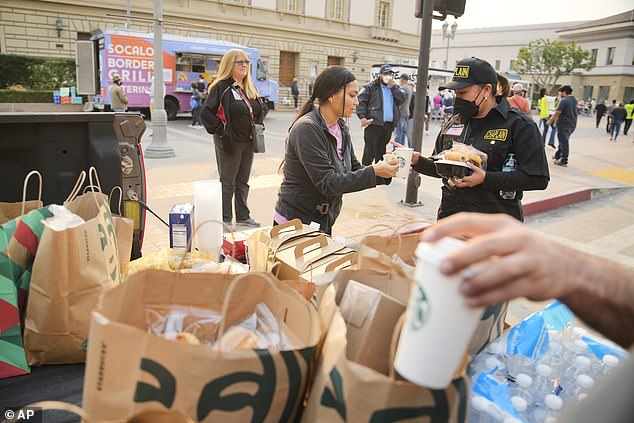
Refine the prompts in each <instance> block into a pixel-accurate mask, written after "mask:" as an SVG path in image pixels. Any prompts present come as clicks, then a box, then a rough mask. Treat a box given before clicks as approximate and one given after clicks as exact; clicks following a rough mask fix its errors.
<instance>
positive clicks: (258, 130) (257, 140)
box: [252, 123, 266, 153]
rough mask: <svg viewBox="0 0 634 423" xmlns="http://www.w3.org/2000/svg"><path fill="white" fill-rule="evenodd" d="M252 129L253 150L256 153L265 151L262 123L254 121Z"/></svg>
mask: <svg viewBox="0 0 634 423" xmlns="http://www.w3.org/2000/svg"><path fill="white" fill-rule="evenodd" d="M252 131H253V132H252V138H253V151H255V152H256V153H264V152H266V145H265V144H264V125H260V124H259V123H254V124H253V129H252Z"/></svg>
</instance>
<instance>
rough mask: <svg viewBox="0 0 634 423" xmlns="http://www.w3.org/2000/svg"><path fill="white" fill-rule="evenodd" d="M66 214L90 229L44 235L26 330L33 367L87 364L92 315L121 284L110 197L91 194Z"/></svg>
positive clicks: (35, 265) (70, 205) (35, 266)
mask: <svg viewBox="0 0 634 423" xmlns="http://www.w3.org/2000/svg"><path fill="white" fill-rule="evenodd" d="M66 208H68V209H69V210H70V211H71V212H73V213H75V214H77V215H78V216H80V217H81V218H82V219H84V220H85V223H83V224H81V225H79V226H76V227H74V228H67V229H64V230H61V231H55V230H53V229H51V228H49V227H45V228H44V232H43V233H42V238H41V240H40V245H39V247H38V251H37V254H36V256H35V261H34V263H33V273H32V277H31V287H30V294H29V302H28V305H27V310H26V320H25V330H24V344H25V350H26V352H27V359H28V361H29V364H31V365H39V364H47V363H79V362H83V361H85V358H86V353H85V351H84V348H85V345H82V344H84V342H85V341H86V339H87V338H88V328H89V324H90V313H91V311H92V310H93V309H94V308H95V306H96V305H97V301H98V299H99V297H100V295H101V294H102V292H103V291H104V290H105V289H106V288H109V287H112V286H115V285H118V284H119V283H120V282H121V268H120V263H119V251H118V248H117V237H116V234H115V229H114V224H113V220H112V215H111V214H110V208H109V206H108V201H107V197H106V196H105V195H103V194H101V193H97V192H89V193H87V194H84V195H81V196H79V197H77V198H75V199H74V200H72V201H70V202H69V203H66ZM128 254H129V250H128Z"/></svg>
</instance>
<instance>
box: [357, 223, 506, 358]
mask: <svg viewBox="0 0 634 423" xmlns="http://www.w3.org/2000/svg"><path fill="white" fill-rule="evenodd" d="M419 239H420V234H419V233H414V234H407V235H396V236H368V237H366V238H364V239H363V240H362V241H361V244H360V246H359V252H358V264H357V267H358V268H361V269H369V270H377V271H384V272H389V271H392V272H397V273H399V274H401V275H403V276H404V277H407V278H409V279H411V280H413V278H414V271H415V266H416V254H415V253H416V247H417V246H418V242H419ZM397 258H398V259H400V260H402V261H400V260H397ZM507 309H508V303H503V304H494V305H491V306H488V307H486V308H485V310H484V313H483V315H482V318H481V320H480V323H479V324H478V327H477V328H476V331H475V332H474V334H473V337H472V338H471V341H470V342H469V347H468V349H467V354H469V355H471V356H473V355H475V354H477V353H478V352H479V351H480V350H481V349H482V348H484V347H485V346H486V345H487V344H488V343H489V342H491V341H493V340H494V339H497V338H498V337H499V336H500V335H501V334H502V332H503V331H504V319H505V318H506V312H507Z"/></svg>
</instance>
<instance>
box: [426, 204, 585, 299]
mask: <svg viewBox="0 0 634 423" xmlns="http://www.w3.org/2000/svg"><path fill="white" fill-rule="evenodd" d="M458 235H463V236H464V235H466V236H469V237H472V238H471V239H470V240H468V241H467V242H466V244H465V246H464V248H461V249H460V250H458V251H456V252H454V253H453V254H451V255H450V256H449V257H447V258H446V259H445V260H444V261H443V262H442V263H441V264H440V270H441V271H442V272H443V273H445V274H454V273H456V272H459V271H461V270H464V272H463V281H462V283H461V285H460V292H461V293H462V294H463V295H464V296H465V297H466V299H467V304H468V305H470V306H472V307H479V306H484V305H489V304H499V303H502V302H505V301H508V300H511V299H513V298H517V297H526V298H528V299H530V300H533V301H543V300H547V299H551V298H561V296H563V295H565V294H566V293H568V292H570V291H571V289H572V287H571V285H572V284H574V280H575V275H574V273H575V272H574V265H572V263H571V262H570V261H569V260H568V258H569V255H568V254H567V253H568V251H567V249H566V248H565V247H563V246H561V245H558V244H556V243H554V242H551V241H548V240H546V239H542V238H540V237H539V236H537V235H536V234H535V233H533V232H531V231H530V230H528V229H526V228H525V227H524V226H522V225H521V224H520V223H519V222H517V221H516V220H515V219H513V218H512V217H510V216H507V215H502V214H498V215H489V214H477V213H459V214H457V215H454V216H450V217H448V218H445V219H442V220H440V221H439V222H438V223H436V224H435V225H434V226H432V227H431V228H429V229H427V230H426V231H425V232H423V235H422V240H423V241H428V242H433V241H436V240H438V239H440V238H443V237H446V236H458Z"/></svg>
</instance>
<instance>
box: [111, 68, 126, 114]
mask: <svg viewBox="0 0 634 423" xmlns="http://www.w3.org/2000/svg"><path fill="white" fill-rule="evenodd" d="M121 85H123V81H122V80H121V77H120V76H119V75H115V76H113V77H112V85H110V107H111V108H112V111H114V112H125V111H126V110H128V97H127V96H126V95H125V91H124V90H123V87H122V86H121Z"/></svg>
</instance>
